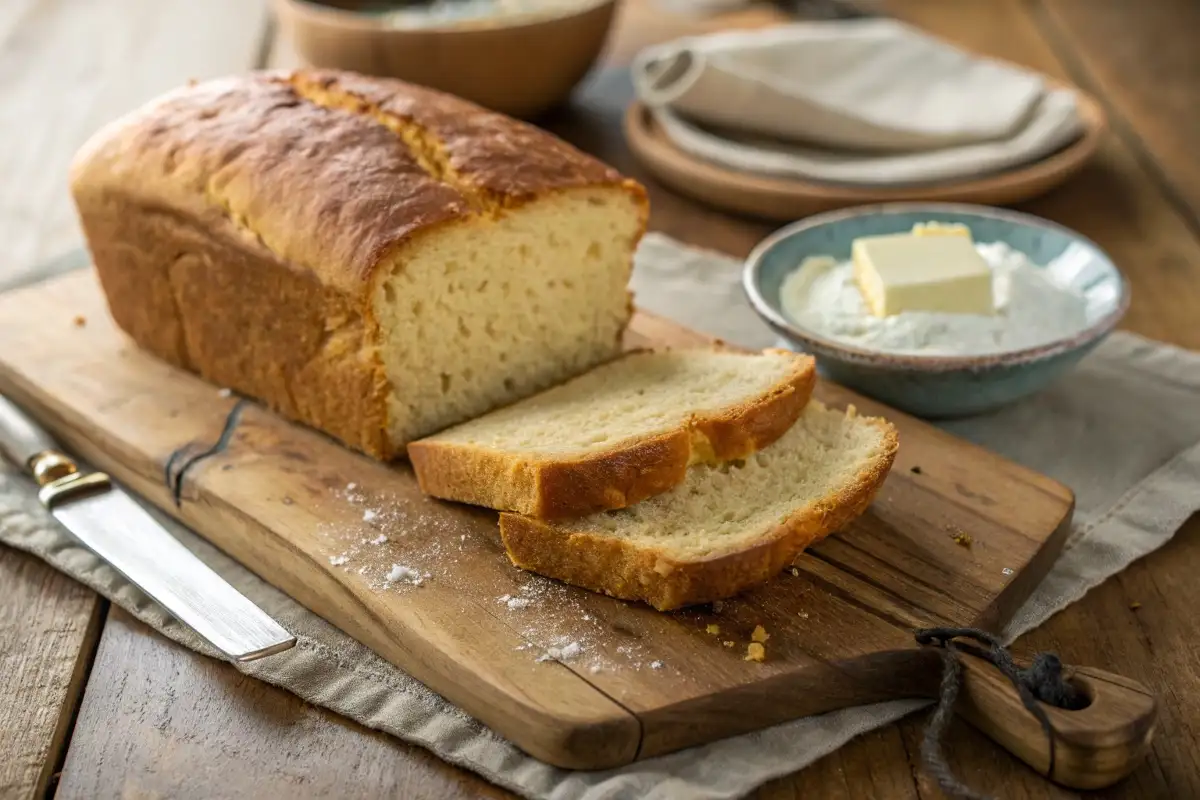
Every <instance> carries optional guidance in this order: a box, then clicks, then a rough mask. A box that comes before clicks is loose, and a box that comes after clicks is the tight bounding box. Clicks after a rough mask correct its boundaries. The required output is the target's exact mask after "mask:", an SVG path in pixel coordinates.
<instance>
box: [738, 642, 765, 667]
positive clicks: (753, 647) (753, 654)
mask: <svg viewBox="0 0 1200 800" xmlns="http://www.w3.org/2000/svg"><path fill="white" fill-rule="evenodd" d="M766 658H767V648H765V647H763V646H762V644H761V643H759V642H751V643H750V644H748V645H746V657H745V659H743V660H744V661H760V662H761V661H765V660H766Z"/></svg>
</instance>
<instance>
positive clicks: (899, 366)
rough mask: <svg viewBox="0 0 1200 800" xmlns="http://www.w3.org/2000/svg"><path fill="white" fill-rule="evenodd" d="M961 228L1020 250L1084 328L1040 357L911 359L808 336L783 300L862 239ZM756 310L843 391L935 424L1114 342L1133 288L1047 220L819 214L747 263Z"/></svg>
mask: <svg viewBox="0 0 1200 800" xmlns="http://www.w3.org/2000/svg"><path fill="white" fill-rule="evenodd" d="M929 221H935V222H943V223H956V222H958V223H962V224H964V225H967V226H968V227H969V228H970V229H971V235H972V237H973V238H974V239H975V241H977V242H995V241H1001V242H1004V243H1006V244H1007V245H1009V246H1010V247H1012V248H1013V249H1015V250H1019V251H1021V252H1022V253H1024V254H1025V256H1026V257H1028V258H1029V260H1030V261H1031V262H1033V263H1034V264H1037V265H1040V266H1043V267H1044V268H1045V269H1046V270H1047V272H1048V276H1049V277H1050V278H1051V279H1052V280H1053V281H1054V282H1055V283H1057V284H1059V285H1061V286H1068V287H1071V288H1073V289H1075V290H1076V291H1079V292H1081V293H1082V294H1083V295H1084V296H1085V297H1086V298H1087V321H1088V324H1087V326H1086V328H1085V329H1084V330H1082V331H1080V332H1079V333H1076V334H1073V335H1071V336H1069V337H1066V338H1063V339H1057V340H1054V341H1049V342H1047V343H1045V344H1043V345H1039V346H1038V347H1032V348H1026V349H1022V350H1013V351H1009V352H1001V353H989V354H987V355H978V356H974V355H965V356H959V355H955V356H945V355H920V354H915V355H910V354H892V353H886V352H881V351H878V350H866V349H860V348H857V347H855V346H853V345H848V344H845V343H842V342H838V341H835V340H832V339H829V338H825V337H822V336H821V335H820V334H819V333H818V332H816V331H813V330H810V329H807V328H804V327H803V326H801V325H799V324H797V323H796V322H795V321H793V320H792V319H790V318H789V317H787V316H786V315H785V314H784V313H783V310H782V306H781V303H780V299H779V292H780V287H781V286H782V284H783V281H784V278H786V277H787V275H788V274H789V273H790V272H792V271H793V270H794V269H796V267H797V266H798V265H799V264H800V262H801V261H802V260H804V259H805V258H806V257H808V256H815V255H829V256H833V257H834V258H836V259H838V260H843V259H847V258H849V257H850V244H851V242H852V241H853V240H854V239H856V238H858V237H860V236H873V235H878V234H887V233H902V232H905V231H908V230H911V229H912V226H913V224H914V223H917V222H929ZM743 287H744V289H745V291H746V295H747V297H748V298H749V300H750V303H751V305H753V306H754V309H755V310H756V311H757V312H758V314H759V316H761V317H762V318H763V319H764V320H766V322H767V324H768V325H770V326H771V327H772V328H773V329H774V330H775V331H776V332H777V333H778V334H779V335H780V336H781V337H782V339H783V341H782V342H781V344H782V345H783V346H786V347H789V348H790V349H793V350H800V351H802V352H806V353H809V354H811V355H812V356H813V357H814V358H815V359H816V361H817V368H818V370H819V371H820V373H821V374H822V375H823V376H824V377H826V378H828V379H830V380H832V381H834V382H836V383H840V384H842V385H843V386H848V387H850V388H852V389H854V390H856V391H858V392H860V393H862V394H865V395H868V396H869V397H873V398H875V399H877V400H879V401H881V402H883V403H886V404H888V405H890V406H892V407H894V408H898V409H900V410H902V411H907V412H908V413H910V414H915V415H916V416H921V417H927V418H947V417H961V416H968V415H971V414H978V413H982V412H985V411H990V410H992V409H995V408H998V407H1000V406H1002V405H1005V404H1007V403H1010V402H1012V401H1013V400H1017V399H1018V398H1021V397H1025V396H1027V395H1030V394H1032V393H1034V392H1036V391H1039V390H1040V389H1042V388H1044V387H1045V386H1047V385H1048V384H1049V383H1051V382H1052V381H1054V380H1056V379H1057V378H1060V377H1062V375H1063V374H1064V373H1066V372H1067V371H1068V370H1070V369H1071V368H1072V367H1074V366H1075V364H1077V363H1078V362H1079V360H1080V359H1081V358H1083V357H1084V356H1085V355H1086V354H1087V353H1088V352H1090V351H1091V350H1092V349H1093V348H1094V347H1095V346H1096V345H1097V344H1099V343H1100V342H1101V341H1102V340H1103V339H1104V337H1105V336H1107V335H1108V334H1109V333H1110V332H1111V331H1112V329H1113V328H1114V327H1116V325H1117V323H1118V322H1119V321H1120V320H1121V317H1122V316H1124V314H1125V311H1126V310H1127V309H1128V308H1129V286H1128V283H1127V282H1126V280H1125V278H1124V276H1122V275H1121V273H1120V271H1119V270H1118V269H1117V268H1116V266H1115V265H1114V264H1113V263H1112V260H1111V259H1110V258H1109V257H1108V256H1107V255H1106V254H1105V253H1104V251H1103V250H1101V249H1100V248H1099V247H1098V246H1097V245H1096V244H1095V243H1094V242H1092V241H1091V240H1089V239H1087V238H1085V237H1083V236H1081V235H1080V234H1078V233H1075V232H1074V231H1072V230H1070V229H1068V228H1064V227H1062V226H1061V225H1057V224H1055V223H1052V222H1048V221H1046V220H1044V219H1040V218H1038V217H1034V216H1031V215H1029V214H1021V213H1018V212H1015V211H1008V210H1004V209H997V208H991V207H988V206H974V205H962V204H954V203H885V204H880V205H871V206H860V207H856V208H852V209H848V210H842V211H835V212H831V213H827V214H818V215H816V216H812V217H808V218H806V219H804V220H801V221H800V222H796V223H794V224H792V225H788V226H787V227H785V228H782V229H781V230H779V231H777V232H776V233H774V234H772V235H771V236H769V237H767V238H766V239H765V240H763V242H762V243H761V244H759V245H758V247H756V248H755V249H754V252H752V253H751V254H750V256H749V258H748V259H747V260H746V266H745V271H744V273H743Z"/></svg>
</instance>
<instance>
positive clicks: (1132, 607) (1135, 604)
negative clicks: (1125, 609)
mask: <svg viewBox="0 0 1200 800" xmlns="http://www.w3.org/2000/svg"><path fill="white" fill-rule="evenodd" d="M1141 607H1142V604H1141V603H1139V602H1137V601H1136V600H1135V601H1133V602H1132V603H1130V604H1129V610H1130V611H1137V610H1138V609H1139V608H1141Z"/></svg>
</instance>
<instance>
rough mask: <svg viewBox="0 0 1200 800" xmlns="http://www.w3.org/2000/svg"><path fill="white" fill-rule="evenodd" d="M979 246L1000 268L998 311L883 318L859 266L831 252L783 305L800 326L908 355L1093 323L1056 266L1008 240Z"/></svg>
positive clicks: (1001, 348) (1040, 339)
mask: <svg viewBox="0 0 1200 800" xmlns="http://www.w3.org/2000/svg"><path fill="white" fill-rule="evenodd" d="M975 249H976V250H977V251H978V252H979V254H980V255H981V256H982V257H983V260H984V261H986V262H987V263H988V266H990V267H991V268H992V291H993V296H994V298H995V301H996V313H995V314H992V315H985V314H949V313H942V312H928V311H905V312H902V313H900V314H893V315H892V316H889V317H882V318H881V317H876V316H874V315H873V314H871V313H870V312H869V311H868V310H867V306H866V303H865V302H864V301H863V297H862V292H860V291H859V288H858V284H857V283H855V281H854V265H853V263H852V262H851V261H849V260H847V261H841V262H838V261H835V260H834V259H833V258H830V257H828V256H814V257H811V258H807V259H805V260H804V261H803V262H802V263H801V264H800V266H799V267H797V268H796V270H795V271H793V272H792V273H791V274H790V275H788V276H787V278H786V279H785V280H784V282H783V286H782V288H781V289H780V298H781V302H782V305H783V310H784V313H786V314H787V315H788V316H789V317H791V318H792V319H793V320H795V321H796V322H797V323H798V324H800V325H803V326H804V327H805V328H808V329H810V330H812V331H813V332H815V333H817V334H820V335H822V336H826V337H829V338H830V339H834V340H837V341H840V342H845V343H846V344H850V345H854V346H856V347H861V348H864V349H867V350H876V351H885V352H890V353H907V354H928V355H981V354H990V353H1000V352H1007V351H1012V350H1022V349H1025V348H1029V347H1037V346H1038V345H1042V344H1046V343H1048V342H1051V341H1054V340H1056V339H1060V338H1062V337H1065V336H1070V335H1071V334H1073V333H1077V332H1079V331H1081V330H1083V329H1084V328H1086V327H1087V300H1086V298H1084V296H1083V295H1081V294H1079V293H1077V292H1075V291H1072V290H1071V289H1069V288H1067V287H1066V286H1063V285H1059V284H1058V283H1056V282H1054V281H1053V280H1052V279H1051V278H1050V277H1048V275H1051V274H1053V270H1054V266H1055V265H1051V266H1050V267H1047V268H1041V267H1038V266H1036V265H1034V264H1033V263H1032V262H1030V261H1029V259H1028V258H1027V257H1026V256H1025V254H1024V253H1022V252H1020V251H1019V250H1014V249H1013V248H1011V247H1009V246H1008V245H1007V244H1005V243H1003V242H988V243H976V245H975ZM1063 258H1065V257H1063ZM1063 258H1060V259H1059V260H1060V261H1061V260H1063ZM1065 266H1070V265H1066V264H1064V267H1065ZM1067 271H1068V270H1066V269H1065V268H1064V269H1063V272H1064V273H1066V272H1067Z"/></svg>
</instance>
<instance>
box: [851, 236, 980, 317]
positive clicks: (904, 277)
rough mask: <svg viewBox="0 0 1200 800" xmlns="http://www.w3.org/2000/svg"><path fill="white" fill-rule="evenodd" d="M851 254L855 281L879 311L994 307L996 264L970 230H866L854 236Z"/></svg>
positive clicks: (871, 306) (879, 313) (955, 310)
mask: <svg viewBox="0 0 1200 800" xmlns="http://www.w3.org/2000/svg"><path fill="white" fill-rule="evenodd" d="M851 256H852V258H853V261H854V279H855V282H856V283H857V284H858V288H859V290H860V291H861V292H862V295H863V299H864V300H865V301H866V304H867V308H868V309H870V311H871V313H872V314H874V315H875V316H877V317H888V316H891V315H893V314H899V313H901V312H903V311H941V312H947V313H952V314H989V315H990V314H993V313H995V303H994V300H993V297H992V270H991V268H990V267H988V264H987V262H986V261H984V260H983V257H982V256H980V255H979V253H978V252H977V251H976V250H975V245H974V243H973V242H972V241H971V239H970V237H969V236H962V235H957V234H955V235H944V236H943V235H924V236H918V235H913V234H912V233H898V234H891V235H887V236H864V237H862V238H859V239H855V240H854V243H853V245H852V246H851Z"/></svg>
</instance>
